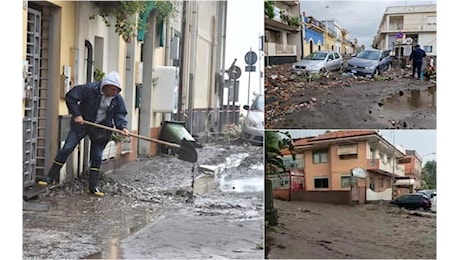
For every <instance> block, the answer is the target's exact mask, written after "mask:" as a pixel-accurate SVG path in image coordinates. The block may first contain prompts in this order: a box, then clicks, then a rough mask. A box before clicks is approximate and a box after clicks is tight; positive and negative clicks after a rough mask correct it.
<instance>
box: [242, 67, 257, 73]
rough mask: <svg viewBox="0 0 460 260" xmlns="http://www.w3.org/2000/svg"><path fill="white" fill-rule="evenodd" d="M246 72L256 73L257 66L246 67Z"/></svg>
mask: <svg viewBox="0 0 460 260" xmlns="http://www.w3.org/2000/svg"><path fill="white" fill-rule="evenodd" d="M244 71H249V72H254V71H256V66H245V67H244Z"/></svg>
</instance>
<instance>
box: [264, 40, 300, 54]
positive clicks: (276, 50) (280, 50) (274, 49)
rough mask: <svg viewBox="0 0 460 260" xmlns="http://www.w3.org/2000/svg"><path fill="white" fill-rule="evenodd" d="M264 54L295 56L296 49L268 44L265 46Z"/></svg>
mask: <svg viewBox="0 0 460 260" xmlns="http://www.w3.org/2000/svg"><path fill="white" fill-rule="evenodd" d="M266 48H267V49H266V53H267V55H268V56H296V55H297V49H296V46H295V45H283V44H278V43H272V42H269V43H268V44H266Z"/></svg>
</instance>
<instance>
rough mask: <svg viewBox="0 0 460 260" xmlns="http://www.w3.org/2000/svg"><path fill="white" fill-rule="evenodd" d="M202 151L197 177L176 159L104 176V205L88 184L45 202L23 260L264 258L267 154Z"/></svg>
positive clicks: (237, 148)
mask: <svg viewBox="0 0 460 260" xmlns="http://www.w3.org/2000/svg"><path fill="white" fill-rule="evenodd" d="M197 151H198V154H199V156H198V158H199V159H198V162H197V163H196V165H195V166H196V167H195V170H194V172H192V171H191V169H192V167H193V164H191V163H188V162H182V161H180V160H177V158H174V157H171V156H156V157H153V158H139V159H138V160H137V161H136V162H132V163H128V164H125V165H123V166H122V167H120V168H117V169H113V170H112V171H110V172H106V173H105V174H104V175H103V176H102V178H101V181H100V186H101V188H102V190H103V191H104V192H106V197H104V198H97V197H94V196H90V195H87V194H86V193H85V190H86V186H87V180H86V179H85V178H83V179H78V180H76V181H75V183H73V184H71V185H66V186H65V187H62V188H57V189H56V190H53V191H50V192H48V193H47V194H44V195H42V196H40V198H38V199H37V202H40V203H46V204H49V205H50V210H49V211H47V212H34V211H24V212H23V258H24V259H36V258H41V259H44V258H53V259H62V258H72V259H77V258H88V259H139V258H144V259H145V258H150V259H152V258H200V259H201V258H209V257H220V258H252V259H254V258H257V259H262V258H263V239H264V237H263V232H264V231H263V229H264V228H263V227H264V223H263V215H264V212H263V200H262V198H263V186H262V183H263V167H262V164H263V153H262V148H260V147H253V146H242V145H205V146H204V147H203V148H200V149H198V150H197ZM200 165H208V166H209V167H210V169H211V171H199V170H198V168H199V166H200ZM212 170H214V171H212ZM192 176H193V177H194V179H193V181H192ZM192 183H193V184H194V185H193V189H192ZM259 183H260V185H259Z"/></svg>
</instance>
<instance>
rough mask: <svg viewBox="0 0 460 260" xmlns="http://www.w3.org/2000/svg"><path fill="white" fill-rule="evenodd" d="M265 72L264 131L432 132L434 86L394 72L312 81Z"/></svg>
mask: <svg viewBox="0 0 460 260" xmlns="http://www.w3.org/2000/svg"><path fill="white" fill-rule="evenodd" d="M289 68H290V66H289V64H283V65H277V66H270V67H267V68H266V70H265V74H266V77H265V128H266V129H434V128H436V81H435V80H431V79H430V80H428V79H427V80H418V79H414V78H411V77H410V72H409V70H408V69H400V68H392V69H391V70H390V71H385V72H383V73H382V75H380V76H377V77H376V78H374V79H369V78H365V77H360V76H353V75H349V74H347V73H342V72H340V71H334V72H329V73H326V74H325V75H318V77H317V78H314V79H310V78H308V76H305V75H297V74H293V73H291V72H290V69H289Z"/></svg>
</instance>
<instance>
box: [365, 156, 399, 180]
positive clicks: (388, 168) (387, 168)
mask: <svg viewBox="0 0 460 260" xmlns="http://www.w3.org/2000/svg"><path fill="white" fill-rule="evenodd" d="M367 169H369V170H376V171H379V172H385V174H387V175H393V165H391V163H386V164H384V163H383V162H382V160H380V159H368V160H367ZM394 175H395V176H396V177H404V167H401V166H398V165H395V167H394Z"/></svg>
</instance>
